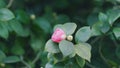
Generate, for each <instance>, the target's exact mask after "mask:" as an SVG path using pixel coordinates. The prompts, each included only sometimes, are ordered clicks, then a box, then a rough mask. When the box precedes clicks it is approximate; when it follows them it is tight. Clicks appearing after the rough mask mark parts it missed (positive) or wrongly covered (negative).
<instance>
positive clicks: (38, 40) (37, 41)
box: [30, 37, 44, 52]
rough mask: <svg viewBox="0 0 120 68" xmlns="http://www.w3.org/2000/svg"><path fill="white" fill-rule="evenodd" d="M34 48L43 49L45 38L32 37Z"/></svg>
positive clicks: (36, 49)
mask: <svg viewBox="0 0 120 68" xmlns="http://www.w3.org/2000/svg"><path fill="white" fill-rule="evenodd" d="M30 45H31V47H32V49H33V50H34V51H35V52H37V51H39V50H40V49H42V46H43V45H44V40H43V39H41V38H33V37H32V38H31V43H30Z"/></svg>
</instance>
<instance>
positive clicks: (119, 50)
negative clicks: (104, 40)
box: [116, 47, 120, 59]
mask: <svg viewBox="0 0 120 68" xmlns="http://www.w3.org/2000/svg"><path fill="white" fill-rule="evenodd" d="M116 55H117V57H118V58H119V59H120V47H117V49H116Z"/></svg>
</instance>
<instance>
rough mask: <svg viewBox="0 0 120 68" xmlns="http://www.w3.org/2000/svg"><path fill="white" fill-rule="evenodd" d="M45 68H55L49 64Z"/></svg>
mask: <svg viewBox="0 0 120 68" xmlns="http://www.w3.org/2000/svg"><path fill="white" fill-rule="evenodd" d="M45 68H53V65H52V64H51V63H49V62H48V63H47V64H46V65H45Z"/></svg>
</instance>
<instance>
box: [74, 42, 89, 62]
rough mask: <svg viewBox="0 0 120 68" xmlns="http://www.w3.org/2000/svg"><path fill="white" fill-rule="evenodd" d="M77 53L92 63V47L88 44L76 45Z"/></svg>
mask: <svg viewBox="0 0 120 68" xmlns="http://www.w3.org/2000/svg"><path fill="white" fill-rule="evenodd" d="M75 51H76V53H77V55H78V56H80V57H81V58H83V59H86V60H88V61H89V62H90V58H91V46H90V45H89V44H88V43H79V44H77V45H75Z"/></svg>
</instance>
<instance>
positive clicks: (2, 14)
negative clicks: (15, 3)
mask: <svg viewBox="0 0 120 68" xmlns="http://www.w3.org/2000/svg"><path fill="white" fill-rule="evenodd" d="M13 18H15V16H14V14H13V13H12V12H11V11H10V10H9V9H7V8H1V9H0V21H8V20H11V19H13Z"/></svg>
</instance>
